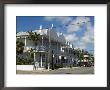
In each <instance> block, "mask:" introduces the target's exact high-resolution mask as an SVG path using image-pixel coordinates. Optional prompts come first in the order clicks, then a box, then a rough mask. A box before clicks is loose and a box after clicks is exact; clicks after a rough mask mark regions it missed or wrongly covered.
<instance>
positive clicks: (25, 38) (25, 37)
mask: <svg viewBox="0 0 110 90" xmlns="http://www.w3.org/2000/svg"><path fill="white" fill-rule="evenodd" d="M25 47H26V37H25Z"/></svg>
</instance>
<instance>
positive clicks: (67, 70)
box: [16, 67, 94, 74]
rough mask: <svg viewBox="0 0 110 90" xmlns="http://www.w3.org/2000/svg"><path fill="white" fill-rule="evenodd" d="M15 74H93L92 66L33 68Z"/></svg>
mask: <svg viewBox="0 0 110 90" xmlns="http://www.w3.org/2000/svg"><path fill="white" fill-rule="evenodd" d="M16 73H17V74H94V67H73V68H60V69H57V70H50V71H47V70H33V71H20V70H17V72H16Z"/></svg>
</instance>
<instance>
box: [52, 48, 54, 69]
mask: <svg viewBox="0 0 110 90" xmlns="http://www.w3.org/2000/svg"><path fill="white" fill-rule="evenodd" d="M53 59H54V54H53V50H52V70H54V61H53Z"/></svg>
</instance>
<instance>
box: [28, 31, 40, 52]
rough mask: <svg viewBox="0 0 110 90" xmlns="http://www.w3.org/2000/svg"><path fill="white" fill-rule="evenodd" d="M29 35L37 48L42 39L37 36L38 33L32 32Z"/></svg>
mask: <svg viewBox="0 0 110 90" xmlns="http://www.w3.org/2000/svg"><path fill="white" fill-rule="evenodd" d="M28 33H29V36H28V39H29V40H32V41H33V42H34V43H35V46H37V41H38V40H39V38H40V34H37V33H36V32H32V31H31V32H28ZM35 50H36V47H35Z"/></svg>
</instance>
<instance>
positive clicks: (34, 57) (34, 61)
mask: <svg viewBox="0 0 110 90" xmlns="http://www.w3.org/2000/svg"><path fill="white" fill-rule="evenodd" d="M35 60H36V57H35V52H34V63H35Z"/></svg>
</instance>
